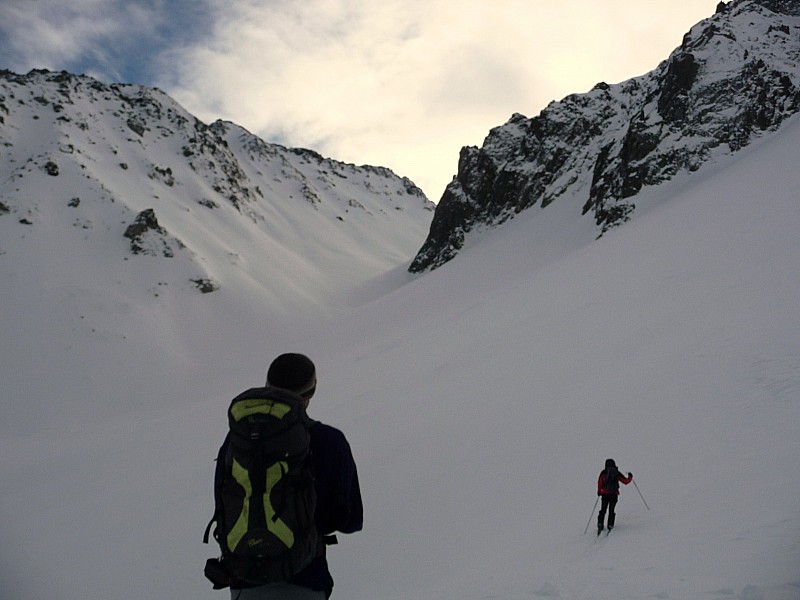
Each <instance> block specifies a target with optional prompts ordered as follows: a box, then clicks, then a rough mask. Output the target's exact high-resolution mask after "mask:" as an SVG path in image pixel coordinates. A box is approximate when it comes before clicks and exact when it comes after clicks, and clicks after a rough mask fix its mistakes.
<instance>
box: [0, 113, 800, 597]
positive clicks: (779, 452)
mask: <svg viewBox="0 0 800 600" xmlns="http://www.w3.org/2000/svg"><path fill="white" fill-rule="evenodd" d="M798 140H800V120H798V118H797V117H795V118H793V119H791V120H790V121H788V122H787V124H786V125H785V126H784V127H783V128H782V129H781V130H780V131H778V132H777V133H776V134H774V135H772V136H770V137H769V138H765V139H762V140H759V141H757V142H755V143H754V144H752V146H750V147H748V148H747V149H745V150H743V151H742V152H740V153H738V154H737V155H735V156H734V157H728V158H726V159H720V160H719V161H718V162H716V163H713V164H707V165H706V166H704V167H703V168H702V169H700V170H699V171H697V172H695V173H693V174H691V175H688V174H687V175H683V176H679V177H676V178H675V179H674V180H672V181H671V182H669V183H667V184H664V185H661V186H658V187H655V188H648V189H647V190H646V191H645V192H644V193H643V194H641V195H640V196H638V197H637V207H638V208H637V211H638V217H637V219H635V220H634V221H631V222H630V223H629V224H627V225H626V226H625V227H624V228H620V229H618V230H615V231H614V232H613V233H611V234H609V235H607V236H606V237H604V238H602V239H600V240H598V241H594V242H586V240H587V239H589V238H590V237H591V236H590V235H587V234H588V233H589V232H588V230H587V228H589V227H591V223H586V222H585V219H583V220H582V219H580V218H576V217H575V216H573V215H572V214H571V213H570V211H568V210H567V209H561V208H559V206H557V205H553V206H551V207H549V208H547V209H546V210H544V211H540V210H538V209H532V210H530V211H527V213H528V214H526V215H521V216H520V217H519V218H517V219H515V220H514V221H512V222H508V223H506V224H505V225H503V226H502V227H500V228H499V229H497V230H496V231H495V232H494V233H493V234H492V235H491V236H487V237H485V238H484V239H483V240H482V241H481V243H479V244H475V245H473V246H471V247H469V248H467V249H466V250H465V251H464V252H462V253H461V254H459V256H458V257H457V258H456V259H455V260H453V261H451V262H449V263H448V264H446V265H444V266H443V267H441V268H439V269H437V270H436V271H435V272H433V273H430V274H427V275H423V276H421V277H418V278H414V279H412V278H410V276H409V275H407V274H406V273H404V269H405V267H406V265H407V260H406V261H403V260H399V259H397V260H396V263H395V266H394V267H392V268H387V269H384V270H380V271H379V270H375V271H374V275H372V276H371V277H370V278H369V280H364V281H361V282H359V283H357V284H354V283H353V278H352V277H350V278H348V273H347V272H346V271H347V269H348V268H349V266H348V265H347V264H346V263H341V262H339V263H337V262H336V261H331V263H330V266H329V269H333V270H332V271H331V270H329V271H327V272H326V277H328V278H329V279H327V280H326V281H328V282H335V281H336V276H337V275H338V273H337V272H336V271H335V267H334V266H335V265H339V267H338V268H340V269H341V270H342V272H341V275H342V277H343V280H344V281H345V282H346V283H345V284H343V285H344V286H345V287H346V290H345V291H344V293H343V292H342V290H336V289H334V286H333V285H331V286H330V287H328V286H319V285H313V283H312V282H309V287H308V288H305V287H304V286H305V283H304V277H303V276H302V274H303V273H304V272H306V271H304V265H306V264H313V262H314V261H313V257H312V259H311V260H309V261H307V262H306V261H305V259H303V258H302V256H301V253H298V255H297V256H298V258H296V260H297V261H302V262H297V263H296V262H294V261H295V258H293V257H292V256H290V255H287V257H286V258H285V263H284V264H282V265H281V269H283V272H289V273H295V272H296V273H298V274H299V276H298V277H297V278H296V279H297V286H298V289H299V290H303V291H305V290H309V291H308V292H307V293H308V294H309V296H310V300H311V301H310V302H304V303H302V304H301V305H299V306H298V307H296V308H294V309H293V307H292V306H291V304H287V303H286V302H285V298H284V297H282V298H280V299H276V297H275V295H274V294H271V293H270V291H269V287H268V286H261V285H253V284H252V283H250V282H249V281H248V279H247V278H246V277H244V276H242V277H240V276H238V275H237V276H231V277H229V278H227V279H226V281H225V285H224V287H222V288H221V289H220V290H219V291H217V292H214V293H212V294H199V293H196V291H195V290H191V289H183V288H180V286H175V285H168V286H159V285H158V282H159V281H164V280H166V279H167V278H168V277H170V276H171V272H170V271H169V269H172V268H176V267H174V266H173V265H174V264H176V263H170V262H169V261H165V260H160V259H156V257H146V258H148V259H150V258H152V259H153V260H147V261H144V262H136V261H133V259H131V260H129V261H127V262H128V263H134V267H133V268H134V273H135V274H134V275H133V276H132V280H133V281H134V282H139V283H140V282H144V281H151V282H152V283H151V285H150V287H149V288H148V286H144V287H143V288H139V287H137V286H135V285H130V284H128V283H125V284H119V285H113V284H108V281H109V279H108V278H109V277H111V276H112V275H113V272H115V270H116V271H118V272H121V271H119V269H120V265H118V264H114V263H113V262H112V263H111V264H108V265H106V266H105V267H104V266H102V264H103V263H102V261H97V260H91V258H92V253H93V252H101V251H108V250H109V248H110V246H109V245H110V244H112V242H111V241H107V242H106V241H104V240H106V238H100V240H99V241H98V242H97V244H95V245H94V246H86V245H82V244H78V243H77V242H74V241H70V240H67V241H66V242H65V241H64V240H63V239H59V240H54V239H50V238H48V237H47V236H45V235H38V234H37V233H36V232H37V231H46V230H45V229H43V228H39V229H37V227H36V226H33V228H32V229H31V230H30V231H29V232H28V233H27V234H25V236H24V237H23V238H21V239H16V238H14V239H12V238H10V237H8V236H9V231H14V232H18V231H19V230H18V229H16V228H17V227H20V225H19V224H17V223H16V220H15V221H14V227H15V229H13V230H11V229H10V226H9V225H8V223H9V221H8V219H7V217H8V216H9V215H5V216H2V217H0V226H2V227H3V229H0V234H2V237H0V246H2V249H3V251H4V254H2V255H0V280H2V282H3V285H2V291H0V306H2V307H3V309H2V310H3V312H2V321H1V322H0V334H2V339H3V342H4V343H3V347H4V350H3V360H2V361H0V363H1V364H0V380H2V381H3V392H2V396H0V409H1V410H2V414H3V419H2V426H0V455H2V457H3V460H2V463H0V465H2V466H0V469H1V470H0V480H2V482H3V486H2V488H0V514H2V515H3V517H2V519H0V539H2V540H3V543H2V544H0V584H1V585H0V597H1V598H3V600H5V599H6V598H8V599H13V600H20V599H25V600H28V599H38V598H62V599H65V600H101V599H102V600H107V599H109V598H134V597H135V598H142V599H144V598H154V599H155V598H193V599H195V600H196V599H200V598H208V599H212V598H222V597H226V594H227V592H214V591H212V590H211V586H210V584H209V583H208V582H207V581H205V580H204V578H203V576H202V567H203V564H204V561H205V559H206V558H207V557H210V556H213V555H214V553H215V550H214V548H212V547H210V546H203V544H201V538H202V532H203V529H204V527H205V524H206V522H207V520H208V518H209V517H210V512H211V508H212V498H211V478H212V473H213V458H214V456H215V453H216V449H217V447H218V445H219V443H220V442H221V440H222V437H223V436H224V433H225V426H226V423H225V408H226V406H227V402H228V401H229V399H230V398H231V397H233V396H234V395H235V394H237V393H239V392H240V391H242V390H243V389H245V388H247V387H251V386H253V385H258V384H260V383H261V382H262V381H263V379H264V376H265V372H266V367H267V364H268V363H269V361H270V360H271V358H272V357H273V356H274V355H275V354H277V353H279V352H282V351H302V352H306V353H308V354H309V355H310V356H312V358H313V359H314V360H315V361H316V362H317V364H318V369H319V382H320V385H319V388H318V393H317V396H316V397H315V399H314V401H313V404H312V409H311V413H312V416H314V417H316V418H318V419H321V420H323V421H326V422H329V423H331V424H333V425H337V426H339V427H341V428H342V429H343V430H344V431H345V432H346V434H347V435H348V437H349V439H350V441H351V444H352V447H353V450H354V453H355V456H356V459H357V461H358V464H359V471H360V478H361V483H362V489H363V494H364V500H365V510H366V521H365V529H364V531H363V532H361V533H359V534H357V535H353V536H340V545H339V546H338V547H334V548H332V549H331V551H330V558H331V563H332V566H333V570H334V577H335V579H336V582H337V585H336V589H335V590H334V597H335V598H352V599H365V600H366V599H371V600H375V599H385V600H390V599H404V600H410V599H417V598H420V599H421V598H427V599H432V598H438V599H441V600H450V599H453V600H455V599H456V598H458V599H463V598H466V599H468V600H482V599H485V598H504V599H512V600H517V599H523V598H537V597H539V598H540V597H550V598H563V599H570V600H612V599H613V600H625V599H642V598H660V599H672V600H696V599H703V598H706V599H708V600H731V599H734V598H739V599H741V600H759V599H763V600H793V599H796V598H798V597H800V571H799V570H798V565H800V499H798V494H797V491H798V485H797V481H799V480H800V461H798V460H797V457H798V455H799V454H800V437H799V436H798V424H800V342H799V340H800V318H798V311H797V298H798V297H799V296H800V271H799V270H798V267H797V265H798V264H800V237H798V235H797V232H798V231H799V230H800V206H798V203H797V199H798V196H799V195H800V147H799V146H798ZM568 205H569V202H563V203H561V206H562V207H565V206H568ZM45 214H46V213H42V220H44V221H46V218H45V216H44V215H45ZM3 219H5V221H4V220H3ZM286 219H287V221H288V222H289V223H290V224H291V225H293V226H296V227H297V229H298V230H302V229H303V225H304V221H302V220H298V219H299V217H298V214H297V213H291V212H290V213H288V214H287V216H286ZM313 236H314V234H313V232H311V233H309V238H308V239H313ZM181 237H182V238H186V241H187V242H189V243H191V247H192V248H193V250H194V252H196V253H197V254H198V255H204V256H205V255H213V252H211V251H210V250H209V251H208V254H206V251H207V249H206V248H205V247H204V244H207V243H208V244H210V243H211V241H209V237H208V236H205V235H204V234H203V232H200V233H198V234H196V235H194V234H193V233H192V232H191V230H190V229H189V228H186V230H185V231H184V232H183V234H182V236H181ZM107 239H108V240H111V238H110V237H109V238H107ZM114 243H116V242H114ZM215 243H216V242H215ZM254 243H257V242H254ZM104 244H106V245H104ZM55 251H58V252H59V254H56V255H53V254H48V252H55ZM364 251H365V252H366V251H367V250H364ZM413 251H414V249H413V248H409V249H408V255H407V257H408V259H409V260H410V257H411V255H412V253H413ZM256 255H257V254H255V253H254V254H253V255H252V256H256ZM43 256H49V257H50V260H49V261H44V260H43ZM111 256H112V258H113V259H114V260H117V258H118V257H119V255H117V254H113V253H112V254H111ZM115 257H116V258H115ZM119 260H121V259H119ZM365 262H367V261H365ZM130 268H131V267H130V265H127V266H126V269H130ZM262 269H266V267H263V266H262ZM243 272H246V269H244V270H243ZM262 272H265V271H262ZM125 273H130V271H129V270H126V271H125ZM127 277H129V276H126V280H125V281H126V282H127V281H128V279H127ZM356 279H357V278H356ZM95 281H100V282H102V284H101V285H94V286H93V282H95ZM170 281H172V279H170ZM75 282H77V283H75ZM352 290H355V292H354V293H350V291H352ZM54 299H55V300H57V302H54V301H53V300H54ZM329 303H330V304H329ZM317 305H318V306H322V307H323V310H316V309H312V307H314V306H317ZM328 306H331V308H330V309H329V310H325V308H326V307H328ZM34 317H36V318H34ZM607 457H613V458H615V459H616V461H617V463H618V464H619V465H620V467H621V468H622V469H623V470H626V471H627V470H631V471H633V472H634V475H635V478H636V479H635V480H636V482H637V483H638V485H639V488H640V490H641V492H642V493H643V494H644V497H645V498H646V499H647V502H648V504H649V505H650V510H647V509H646V508H645V506H644V503H643V502H642V501H641V499H640V498H639V497H638V494H637V493H636V490H635V489H634V488H633V486H628V487H627V488H624V489H623V490H622V499H621V501H620V503H619V505H618V527H617V529H616V530H615V531H614V533H613V534H612V535H611V536H610V537H608V538H601V539H599V540H598V539H597V538H594V537H593V536H591V535H583V530H584V527H585V525H586V522H587V519H589V518H590V510H591V509H592V505H593V503H594V502H595V499H596V497H595V495H594V486H595V481H596V477H597V475H598V473H599V471H600V469H601V467H602V465H603V461H604V460H605V459H606V458H607Z"/></svg>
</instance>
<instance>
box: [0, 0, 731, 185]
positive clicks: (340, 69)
mask: <svg viewBox="0 0 800 600" xmlns="http://www.w3.org/2000/svg"><path fill="white" fill-rule="evenodd" d="M716 4H717V0H670V1H669V2H664V1H663V0H603V1H602V2H599V1H597V0H537V1H536V2H533V1H531V0H458V1H455V0H381V2H375V1H374V0H302V1H298V0H225V1H223V0H197V1H196V2H184V1H183V0H181V1H174V2H166V1H165V0H141V1H139V2H130V1H129V2H122V1H121V0H80V1H76V2H70V3H64V2H61V1H60V0H25V1H24V2H23V1H21V0H6V1H5V2H4V3H3V4H2V5H0V11H2V12H0V17H2V19H0V22H2V23H3V24H2V25H0V27H2V28H3V29H4V32H5V38H6V43H7V45H9V49H7V50H6V51H5V52H4V53H5V54H7V55H9V56H12V57H16V60H15V61H12V64H7V65H3V66H6V67H9V68H12V69H16V68H18V65H29V64H30V63H34V64H36V66H41V67H47V68H65V66H64V63H65V61H69V60H75V61H77V60H79V59H81V58H83V60H84V61H85V62H86V61H88V62H89V63H90V64H91V65H92V66H93V67H94V68H97V69H101V70H104V71H105V74H106V78H108V74H111V75H112V76H116V75H117V74H119V73H123V74H125V73H131V72H132V71H131V66H130V65H131V64H133V65H135V64H137V62H142V61H144V62H146V63H148V64H149V65H152V68H153V69H156V70H157V71H158V74H157V75H153V76H151V80H149V81H147V80H145V81H144V82H145V83H148V84H152V85H158V86H160V87H162V88H164V89H166V90H167V91H168V92H169V93H171V94H172V95H173V96H175V97H176V99H178V100H179V101H180V102H181V103H182V104H183V105H184V106H185V107H186V108H187V109H189V110H190V111H192V112H193V113H195V114H196V115H197V116H198V117H199V118H201V119H203V120H205V121H212V120H215V119H217V118H225V119H230V120H232V121H235V122H236V123H239V124H240V125H242V126H244V127H247V128H248V129H250V130H251V131H253V132H254V133H256V134H258V135H260V136H261V137H263V138H265V139H267V140H269V141H279V142H281V143H284V144H286V145H289V146H305V147H310V148H313V149H315V150H317V151H319V152H321V153H323V154H326V155H328V156H331V157H333V158H336V159H339V160H344V161H349V162H355V163H359V164H362V163H370V164H376V165H382V166H387V167H390V168H392V169H393V170H394V171H395V172H397V173H398V174H401V175H406V176H409V177H411V178H412V179H413V180H414V181H415V182H416V183H417V184H418V185H420V186H421V187H422V188H423V189H424V190H425V192H426V193H427V194H428V195H429V196H430V197H431V198H432V199H433V200H438V199H439V197H440V196H441V193H442V192H443V190H444V186H445V185H446V183H447V182H448V181H449V180H450V178H451V177H452V176H453V175H454V174H455V172H456V167H457V161H458V151H459V149H460V147H461V146H463V145H480V144H481V143H482V140H483V138H484V137H485V135H486V134H487V133H488V131H489V129H490V128H492V127H494V126H496V125H500V124H502V123H503V122H505V121H506V120H507V119H508V117H509V116H510V115H511V114H512V113H514V112H521V113H524V114H526V115H529V116H532V115H535V114H537V113H538V112H539V111H540V110H541V109H542V108H544V106H545V105H546V104H547V103H548V102H550V101H551V100H558V99H561V98H563V97H564V96H566V95H567V94H570V93H574V92H584V91H587V90H589V89H590V88H591V87H592V86H593V85H594V84H595V83H597V82H598V81H601V80H604V81H607V82H609V83H615V82H618V81H621V80H624V79H628V78H630V77H633V76H636V75H640V74H642V73H644V72H646V71H649V70H651V69H653V68H655V67H656V66H657V64H658V63H659V62H660V61H661V60H663V59H664V58H666V57H667V55H668V54H669V52H670V51H671V50H672V49H674V48H675V47H676V46H678V45H679V44H680V41H681V37H682V35H683V33H685V32H686V31H687V30H688V29H689V27H691V26H692V25H693V24H694V23H696V22H697V21H699V20H700V19H702V18H704V17H707V16H710V15H711V14H712V13H713V11H714V8H715V6H716ZM207 5H208V6H211V7H212V11H213V15H212V17H211V19H212V21H213V26H212V28H211V32H210V34H207V33H205V32H204V31H202V29H200V28H198V27H199V25H198V23H193V22H191V21H190V20H189V19H190V17H191V16H192V15H193V14H197V13H198V12H204V11H205V9H206V6H207ZM164 35H171V36H173V38H172V40H171V44H172V46H173V47H168V48H166V49H165V48H163V47H159V48H156V49H152V48H147V45H148V44H153V45H154V46H156V45H158V44H156V43H155V42H156V41H157V42H158V43H159V44H160V43H162V42H164V40H163V39H161V38H162V37H163V36H164ZM34 40H35V41H34ZM120 48H122V50H120ZM147 52H157V53H158V54H157V55H155V56H151V55H148V54H147ZM120 54H124V56H122V57H120ZM87 57H90V59H87ZM125 61H127V62H128V64H127V65H125V64H121V62H125ZM28 68H29V67H28ZM66 68H69V65H66ZM89 73H90V74H91V71H89ZM129 76H130V75H129ZM137 76H138V73H137Z"/></svg>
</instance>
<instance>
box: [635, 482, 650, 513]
mask: <svg viewBox="0 0 800 600" xmlns="http://www.w3.org/2000/svg"><path fill="white" fill-rule="evenodd" d="M633 487H635V488H636V491H637V492H639V497H640V498H641V499H642V502H644V505H645V506H647V501H646V500H645V499H644V496H642V492H641V491H640V490H639V486H638V485H636V480H635V479H634V480H633ZM647 510H650V507H649V506H647Z"/></svg>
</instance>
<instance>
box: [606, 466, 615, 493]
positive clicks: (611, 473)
mask: <svg viewBox="0 0 800 600" xmlns="http://www.w3.org/2000/svg"><path fill="white" fill-rule="evenodd" d="M603 487H604V488H605V490H606V492H608V493H609V494H616V493H617V492H618V491H619V470H618V469H617V467H608V468H607V469H606V470H605V481H604V482H603Z"/></svg>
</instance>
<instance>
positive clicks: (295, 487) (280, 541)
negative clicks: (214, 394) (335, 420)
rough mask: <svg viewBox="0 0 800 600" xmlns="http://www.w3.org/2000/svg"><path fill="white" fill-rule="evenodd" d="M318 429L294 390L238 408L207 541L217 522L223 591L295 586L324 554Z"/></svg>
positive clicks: (215, 570)
mask: <svg viewBox="0 0 800 600" xmlns="http://www.w3.org/2000/svg"><path fill="white" fill-rule="evenodd" d="M313 423H314V421H312V420H311V419H309V417H308V415H307V414H306V411H305V404H304V401H303V399H302V398H300V397H299V396H297V395H295V394H293V393H291V392H288V391H286V390H282V389H277V388H253V389H250V390H248V391H246V392H244V393H242V394H240V395H239V396H237V397H236V398H234V399H233V401H232V402H231V405H230V408H229V409H228V424H229V433H228V437H227V438H226V440H225V443H224V444H223V446H222V448H221V449H220V454H219V457H218V459H217V461H218V462H217V472H216V477H215V483H214V498H215V511H214V516H213V517H212V519H211V522H210V523H209V524H208V527H207V528H206V532H205V536H204V539H203V541H204V542H206V543H207V542H208V536H209V532H210V530H211V527H212V525H213V523H215V522H216V524H217V526H216V528H215V530H214V538H215V539H216V540H217V542H218V543H219V546H220V549H221V551H222V556H221V558H219V559H209V561H208V562H207V563H206V576H207V577H208V578H209V579H210V580H211V582H212V583H213V584H214V588H215V589H220V588H223V587H227V586H229V585H233V586H234V587H248V586H252V585H262V584H266V583H274V582H279V581H289V580H291V578H292V577H293V576H294V575H296V574H297V573H299V572H300V571H301V570H302V569H304V568H305V567H306V566H307V565H308V564H309V563H310V562H311V561H312V560H313V559H314V557H315V556H317V555H318V554H319V553H320V551H321V550H320V549H321V547H322V540H321V539H320V536H319V535H318V533H317V529H316V526H315V524H314V513H315V509H316V493H315V490H314V474H313V469H312V462H311V454H310V449H309V442H310V429H311V427H312V426H313Z"/></svg>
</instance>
